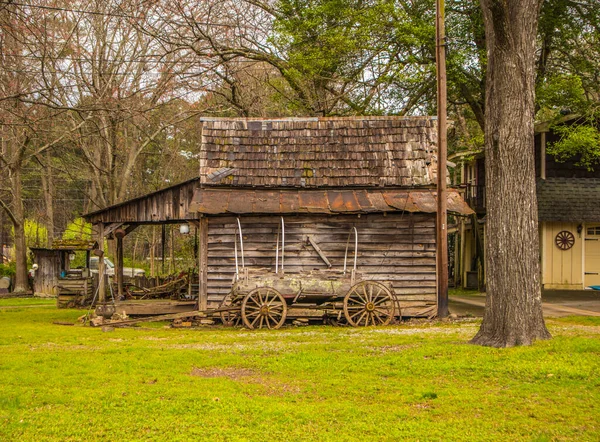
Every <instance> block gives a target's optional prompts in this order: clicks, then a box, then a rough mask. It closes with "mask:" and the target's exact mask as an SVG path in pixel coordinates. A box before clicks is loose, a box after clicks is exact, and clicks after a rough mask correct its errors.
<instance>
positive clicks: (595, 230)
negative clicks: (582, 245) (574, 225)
mask: <svg viewBox="0 0 600 442" xmlns="http://www.w3.org/2000/svg"><path fill="white" fill-rule="evenodd" d="M587 235H588V236H600V226H596V227H588V228H587Z"/></svg>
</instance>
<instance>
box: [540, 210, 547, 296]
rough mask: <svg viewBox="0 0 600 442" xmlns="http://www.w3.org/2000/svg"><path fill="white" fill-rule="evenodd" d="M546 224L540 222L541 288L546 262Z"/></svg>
mask: <svg viewBox="0 0 600 442" xmlns="http://www.w3.org/2000/svg"><path fill="white" fill-rule="evenodd" d="M546 226H547V224H546V222H545V221H542V243H541V244H540V254H541V259H542V277H541V278H540V279H541V284H542V288H543V287H544V276H545V275H546V265H547V264H546V260H547V256H546V235H547V234H548V232H546Z"/></svg>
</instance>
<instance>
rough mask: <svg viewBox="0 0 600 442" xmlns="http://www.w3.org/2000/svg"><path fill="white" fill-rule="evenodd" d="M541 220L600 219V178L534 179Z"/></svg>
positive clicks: (574, 220) (596, 220)
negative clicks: (536, 181)
mask: <svg viewBox="0 0 600 442" xmlns="http://www.w3.org/2000/svg"><path fill="white" fill-rule="evenodd" d="M537 197H538V213H539V219H540V221H562V222H600V178H547V179H545V180H538V183H537Z"/></svg>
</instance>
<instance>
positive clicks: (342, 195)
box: [88, 187, 473, 223]
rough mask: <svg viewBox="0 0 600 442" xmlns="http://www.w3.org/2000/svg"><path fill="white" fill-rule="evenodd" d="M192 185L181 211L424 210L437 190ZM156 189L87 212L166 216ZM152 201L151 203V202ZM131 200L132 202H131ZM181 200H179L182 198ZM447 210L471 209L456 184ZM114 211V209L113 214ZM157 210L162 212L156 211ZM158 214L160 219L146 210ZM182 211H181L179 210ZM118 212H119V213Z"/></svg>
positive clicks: (98, 218) (432, 206) (100, 218)
mask: <svg viewBox="0 0 600 442" xmlns="http://www.w3.org/2000/svg"><path fill="white" fill-rule="evenodd" d="M191 194H192V189H190V191H189V193H188V195H187V196H186V198H187V199H185V201H184V199H182V198H183V197H184V196H185V195H180V198H179V201H184V203H185V204H184V206H185V208H184V209H183V212H186V213H189V215H187V216H190V217H194V216H196V217H197V216H198V214H205V215H224V214H227V213H230V214H253V213H260V214H285V213H321V214H327V215H333V214H336V213H376V212H379V213H381V212H397V211H406V212H424V213H434V212H435V211H436V192H434V191H432V190H430V189H412V190H405V189H368V190H363V189H358V190H351V189H343V190H309V189H303V190H288V189H247V188H246V189H234V188H215V187H212V188H196V189H195V190H194V191H193V196H192V197H191V198H190V196H189V195H191ZM155 200H156V198H155V196H154V195H150V196H149V198H148V200H144V199H136V200H134V201H132V202H130V203H122V204H120V205H119V206H116V208H107V209H105V210H104V211H98V212H96V213H95V214H93V217H92V216H91V215H88V217H90V219H92V220H93V221H95V222H105V223H106V222H107V221H114V220H113V219H112V217H115V218H116V216H117V215H118V214H120V215H123V213H125V212H127V211H129V210H134V209H135V210H137V209H138V206H141V205H143V207H144V213H143V214H140V215H136V216H133V217H132V218H134V221H135V222H140V223H143V222H148V221H161V220H163V219H164V220H168V219H169V218H166V217H165V216H164V215H161V213H162V212H161V210H163V206H162V205H160V204H157V201H155ZM150 203H152V204H150ZM129 204H131V207H130V206H129ZM180 205H181V203H180ZM448 210H449V211H451V212H454V213H457V214H460V215H469V214H471V213H473V211H472V210H471V209H470V208H469V206H468V205H467V203H466V202H465V201H464V200H463V199H462V197H461V196H460V194H459V193H458V192H457V191H456V190H449V191H448ZM113 212H116V213H114V214H113ZM159 212H160V213H159ZM154 213H157V214H158V219H154V217H153V218H150V214H154ZM178 216H181V215H178ZM121 218H122V216H121Z"/></svg>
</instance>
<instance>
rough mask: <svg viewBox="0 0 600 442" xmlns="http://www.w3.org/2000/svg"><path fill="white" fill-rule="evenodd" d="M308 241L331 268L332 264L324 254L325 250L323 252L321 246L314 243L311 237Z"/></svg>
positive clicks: (308, 237)
mask: <svg viewBox="0 0 600 442" xmlns="http://www.w3.org/2000/svg"><path fill="white" fill-rule="evenodd" d="M306 239H307V240H308V243H309V244H310V245H311V246H312V247H313V249H315V251H316V252H317V253H318V254H319V256H320V257H321V259H322V260H323V262H324V263H325V264H327V267H329V268H331V263H330V262H329V260H328V259H327V257H326V256H325V253H323V250H321V248H320V247H319V245H318V244H317V243H316V242H314V241H313V239H312V238H311V237H310V236H307V237H306Z"/></svg>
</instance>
